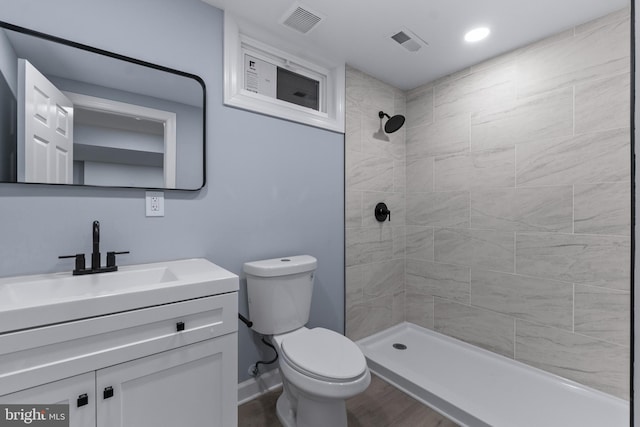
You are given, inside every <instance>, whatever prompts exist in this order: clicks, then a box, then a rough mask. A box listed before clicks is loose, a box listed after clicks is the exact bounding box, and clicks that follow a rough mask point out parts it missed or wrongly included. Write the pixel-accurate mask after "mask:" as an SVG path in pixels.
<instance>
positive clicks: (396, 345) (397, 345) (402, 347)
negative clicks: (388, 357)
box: [393, 342, 407, 350]
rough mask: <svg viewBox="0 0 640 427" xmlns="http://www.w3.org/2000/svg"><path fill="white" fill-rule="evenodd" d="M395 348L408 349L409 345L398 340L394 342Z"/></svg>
mask: <svg viewBox="0 0 640 427" xmlns="http://www.w3.org/2000/svg"><path fill="white" fill-rule="evenodd" d="M393 348H395V349H396V350H406V349H407V346H406V345H404V344H401V343H399V342H397V343H394V344H393Z"/></svg>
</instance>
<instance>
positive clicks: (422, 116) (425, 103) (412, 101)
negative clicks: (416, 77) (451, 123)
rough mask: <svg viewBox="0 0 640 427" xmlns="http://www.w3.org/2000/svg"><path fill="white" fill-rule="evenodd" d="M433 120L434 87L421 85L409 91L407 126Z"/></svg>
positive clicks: (419, 124) (423, 123)
mask: <svg viewBox="0 0 640 427" xmlns="http://www.w3.org/2000/svg"><path fill="white" fill-rule="evenodd" d="M432 122H433V87H432V86H431V85H429V84H427V85H423V86H420V87H418V88H416V89H413V90H411V91H409V92H408V93H407V123H406V124H405V125H406V126H407V128H412V127H416V126H423V125H426V124H430V123H432Z"/></svg>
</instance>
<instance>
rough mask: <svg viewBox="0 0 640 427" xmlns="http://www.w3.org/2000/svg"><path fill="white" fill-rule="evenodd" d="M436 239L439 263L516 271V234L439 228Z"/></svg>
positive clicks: (434, 236)
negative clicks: (514, 235)
mask: <svg viewBox="0 0 640 427" xmlns="http://www.w3.org/2000/svg"><path fill="white" fill-rule="evenodd" d="M433 240H434V252H435V253H434V256H435V260H436V261H437V262H444V263H448V264H458V265H466V266H470V267H480V268H484V269H487V270H497V271H505V272H513V269H514V238H513V233H512V232H509V231H495V230H470V229H460V228H459V229H454V228H437V229H436V230H435V233H434V235H433Z"/></svg>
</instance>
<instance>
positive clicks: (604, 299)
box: [575, 285, 631, 347]
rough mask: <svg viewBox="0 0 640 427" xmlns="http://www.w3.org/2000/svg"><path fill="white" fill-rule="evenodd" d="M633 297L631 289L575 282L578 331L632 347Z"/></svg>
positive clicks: (576, 325)
mask: <svg viewBox="0 0 640 427" xmlns="http://www.w3.org/2000/svg"><path fill="white" fill-rule="evenodd" d="M630 299H631V295H630V294H629V292H624V291H614V290H611V289H603V288H596V287H593V286H583V285H576V287H575V300H576V302H575V331H576V332H577V333H580V334H582V335H588V336H590V337H593V338H598V339H601V340H603V341H609V342H612V343H615V344H620V345H623V346H625V347H629V341H630V336H631V318H630V316H631V314H630V310H629V307H630V306H631V305H630V304H631V301H630Z"/></svg>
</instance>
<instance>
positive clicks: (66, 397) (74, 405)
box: [0, 372, 96, 427]
mask: <svg viewBox="0 0 640 427" xmlns="http://www.w3.org/2000/svg"><path fill="white" fill-rule="evenodd" d="M85 395H86V399H85ZM0 403H3V404H21V403H22V404H32V405H52V404H68V405H69V426H70V427H90V426H94V425H95V423H96V399H95V372H89V373H86V374H82V375H77V376H75V377H70V378H65V379H64V380H59V381H54V382H52V383H48V384H44V385H41V386H38V387H33V388H28V389H26V390H22V391H18V392H16V393H11V394H6V395H4V396H0Z"/></svg>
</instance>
